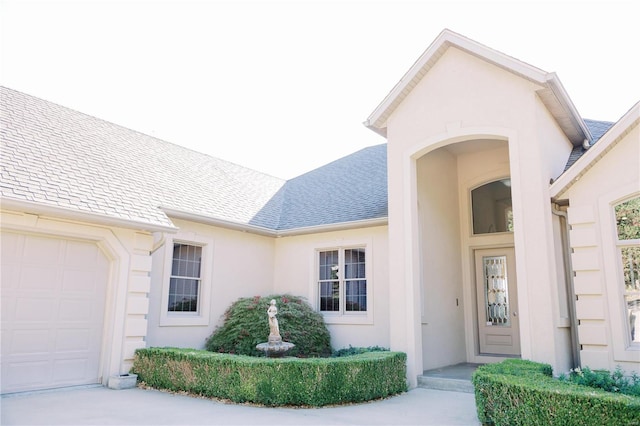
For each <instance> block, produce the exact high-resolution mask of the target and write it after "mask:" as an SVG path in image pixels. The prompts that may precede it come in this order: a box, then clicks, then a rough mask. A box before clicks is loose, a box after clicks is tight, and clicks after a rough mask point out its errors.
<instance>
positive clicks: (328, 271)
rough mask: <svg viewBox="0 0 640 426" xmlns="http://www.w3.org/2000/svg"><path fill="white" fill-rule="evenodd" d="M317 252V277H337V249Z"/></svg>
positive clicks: (331, 278) (322, 278)
mask: <svg viewBox="0 0 640 426" xmlns="http://www.w3.org/2000/svg"><path fill="white" fill-rule="evenodd" d="M319 254H320V256H319V265H320V268H319V269H320V270H319V278H320V279H321V280H334V279H336V278H338V250H332V251H321V252H320V253H319Z"/></svg>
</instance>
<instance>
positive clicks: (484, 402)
mask: <svg viewBox="0 0 640 426" xmlns="http://www.w3.org/2000/svg"><path fill="white" fill-rule="evenodd" d="M472 381H473V385H474V389H475V396H476V408H477V410H478V418H479V419H480V421H481V422H482V424H484V425H494V424H495V425H498V426H500V425H543V424H544V425H563V426H564V425H594V426H595V425H598V426H600V425H612V426H613V425H640V397H638V396H633V395H625V394H621V393H619V392H618V393H612V392H606V391H604V390H602V389H596V388H593V387H589V386H584V385H582V384H577V383H572V382H571V381H569V380H558V379H555V378H554V377H553V375H552V369H551V366H550V365H547V364H540V363H535V362H532V361H526V360H520V359H508V360H505V361H503V362H500V363H497V364H487V365H483V366H481V367H479V368H478V369H477V370H476V371H475V373H474V374H473V379H472Z"/></svg>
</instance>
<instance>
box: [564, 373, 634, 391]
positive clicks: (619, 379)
mask: <svg viewBox="0 0 640 426" xmlns="http://www.w3.org/2000/svg"><path fill="white" fill-rule="evenodd" d="M559 379H560V380H567V381H570V382H572V383H575V384H578V385H583V386H590V387H592V388H598V389H602V390H605V391H607V392H620V393H623V394H626V395H635V396H640V375H638V373H636V372H635V371H634V372H633V373H632V374H631V376H627V375H625V374H624V372H623V371H622V369H621V368H620V367H618V368H616V369H615V371H614V372H613V373H611V372H609V370H591V369H590V368H589V367H584V368H580V367H578V368H576V369H572V370H571V371H570V372H569V375H568V376H567V375H564V374H563V375H561V376H560V377H559Z"/></svg>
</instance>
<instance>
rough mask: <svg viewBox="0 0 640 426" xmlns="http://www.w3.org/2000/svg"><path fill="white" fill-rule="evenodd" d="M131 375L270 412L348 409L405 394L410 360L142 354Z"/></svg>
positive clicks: (397, 356)
mask: <svg viewBox="0 0 640 426" xmlns="http://www.w3.org/2000/svg"><path fill="white" fill-rule="evenodd" d="M132 372H134V373H135V374H137V375H138V379H139V380H140V381H141V382H144V383H145V384H146V385H148V386H151V387H153V388H157V389H167V390H171V391H184V392H188V393H192V394H196V395H201V396H206V397H214V398H223V399H228V400H231V401H233V402H238V403H242V402H251V403H256V404H263V405H267V406H282V405H291V406H313V407H320V406H324V405H334V404H345V403H350V402H362V401H369V400H372V399H377V398H383V397H386V396H389V395H394V394H397V393H401V392H404V391H406V390H407V384H406V354H404V353H402V352H368V353H364V354H360V355H354V356H347V357H339V358H291V357H288V358H257V357H250V356H245V355H230V354H221V353H212V352H208V351H200V350H194V349H177V348H148V349H138V350H137V351H136V356H135V359H134V362H133V368H132Z"/></svg>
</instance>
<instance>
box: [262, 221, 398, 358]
mask: <svg viewBox="0 0 640 426" xmlns="http://www.w3.org/2000/svg"><path fill="white" fill-rule="evenodd" d="M275 244H276V250H275V263H274V265H275V266H274V268H273V269H274V271H275V276H274V291H275V292H277V293H292V294H296V295H299V296H303V297H306V298H307V300H308V301H309V303H311V305H312V306H313V307H315V308H316V309H317V303H318V293H317V265H316V253H317V250H325V249H332V248H340V247H349V246H364V247H366V248H367V263H368V264H369V267H370V271H371V274H370V275H369V276H368V277H367V286H368V290H369V293H368V295H369V300H368V312H367V314H366V315H364V314H356V315H350V316H346V315H345V316H342V317H332V316H325V322H326V324H327V328H328V329H329V331H330V333H331V345H332V347H333V348H335V349H340V348H344V347H348V346H349V345H351V346H375V345H378V346H382V347H389V307H388V306H389V304H388V297H389V280H390V278H389V252H388V242H387V227H386V226H376V227H368V228H361V229H354V230H343V231H333V232H322V233H315V234H308V235H299V236H289V237H282V238H278V239H276V241H275ZM391 280H393V278H391ZM294 343H295V342H294Z"/></svg>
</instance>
